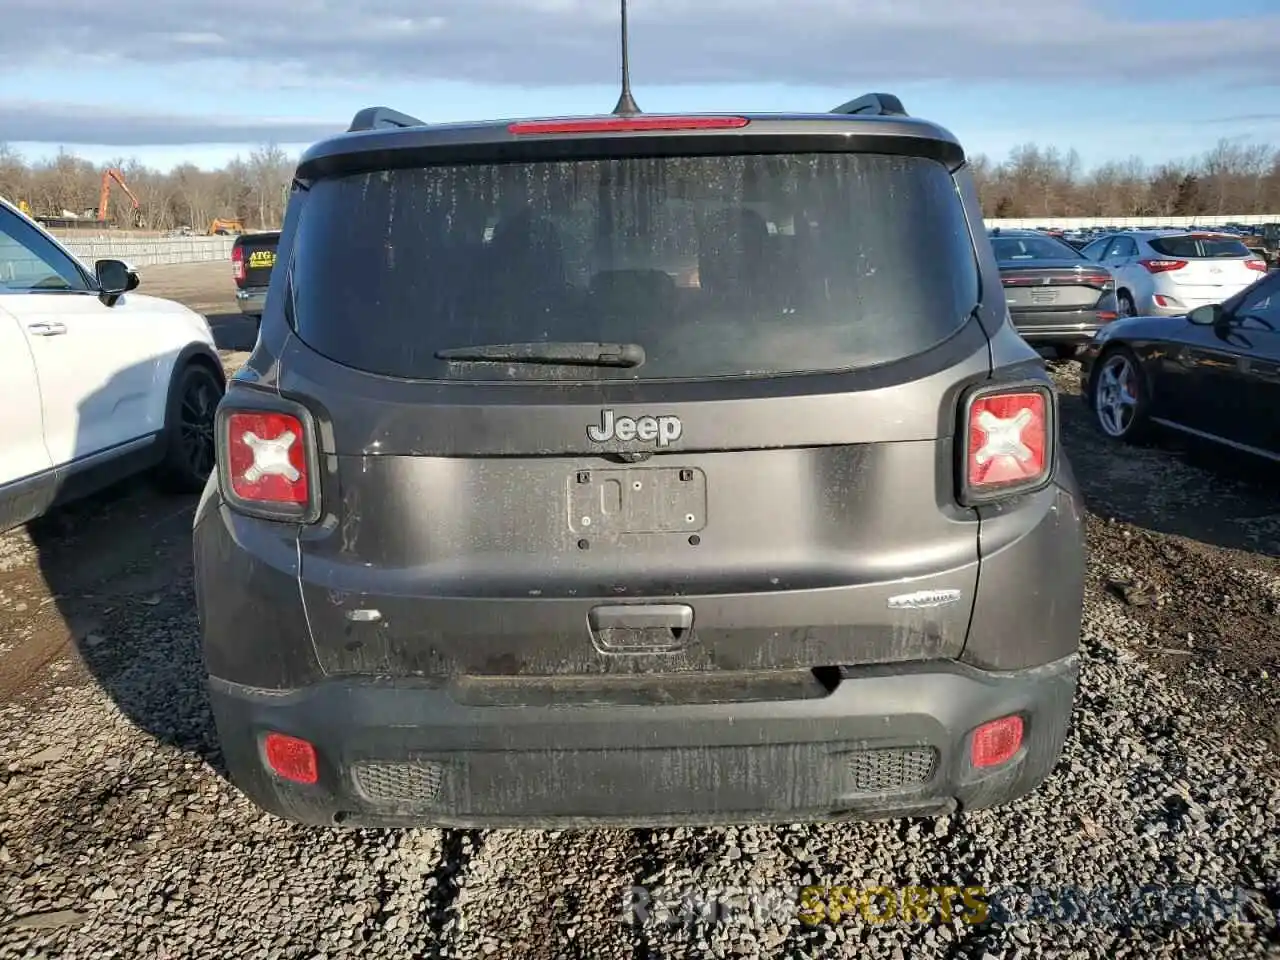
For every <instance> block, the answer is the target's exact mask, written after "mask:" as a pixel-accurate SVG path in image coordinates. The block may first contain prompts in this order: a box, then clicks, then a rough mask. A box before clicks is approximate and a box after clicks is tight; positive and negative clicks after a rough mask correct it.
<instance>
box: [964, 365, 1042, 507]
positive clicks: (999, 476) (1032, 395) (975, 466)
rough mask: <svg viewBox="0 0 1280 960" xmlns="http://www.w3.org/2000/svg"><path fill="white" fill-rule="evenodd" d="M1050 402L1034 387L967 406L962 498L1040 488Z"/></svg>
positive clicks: (982, 397) (993, 395) (985, 396)
mask: <svg viewBox="0 0 1280 960" xmlns="http://www.w3.org/2000/svg"><path fill="white" fill-rule="evenodd" d="M1051 407H1052V401H1051V400H1050V397H1049V394H1048V392H1047V391H1044V390H1039V389H1025V390H1016V391H1014V390H1006V391H1003V392H998V393H987V394H982V395H979V396H978V397H976V398H975V399H974V400H973V401H972V402H971V403H970V405H969V420H968V424H967V425H966V426H967V434H968V435H967V438H966V446H965V462H964V484H963V487H964V490H963V493H964V498H965V499H966V500H982V499H990V498H992V497H996V496H1003V495H1007V494H1010V493H1015V492H1021V491H1024V490H1028V489H1030V488H1033V487H1036V486H1039V485H1040V484H1041V483H1042V482H1044V481H1045V480H1047V479H1048V475H1049V470H1050V466H1051V460H1052V449H1051V444H1052V435H1051V428H1050V421H1049V417H1050V413H1051Z"/></svg>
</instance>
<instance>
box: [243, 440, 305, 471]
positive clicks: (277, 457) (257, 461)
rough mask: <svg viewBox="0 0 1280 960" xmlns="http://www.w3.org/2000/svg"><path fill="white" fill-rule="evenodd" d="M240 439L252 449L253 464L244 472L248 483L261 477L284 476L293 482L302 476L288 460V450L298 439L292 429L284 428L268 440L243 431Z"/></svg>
mask: <svg viewBox="0 0 1280 960" xmlns="http://www.w3.org/2000/svg"><path fill="white" fill-rule="evenodd" d="M241 439H242V440H244V443H245V446H247V447H248V448H249V449H250V450H252V451H253V464H252V465H251V466H250V467H249V469H248V470H246V471H245V472H244V478H245V480H247V481H248V482H249V483H257V482H258V481H259V480H261V479H262V478H263V477H284V478H285V479H286V480H288V481H289V482H290V483H293V482H294V481H295V480H297V479H298V478H299V477H300V476H302V474H301V473H299V472H298V468H297V467H295V466H294V465H293V464H292V463H290V462H289V450H290V448H292V447H293V442H294V441H295V440H297V439H298V438H297V437H296V436H295V435H294V433H293V431H292V430H286V431H285V432H284V433H282V434H280V436H278V437H272V438H271V439H270V440H264V439H263V438H262V437H260V436H258V435H257V434H256V433H250V432H248V431H245V432H244V433H243V434H241Z"/></svg>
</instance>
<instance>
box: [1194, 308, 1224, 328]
mask: <svg viewBox="0 0 1280 960" xmlns="http://www.w3.org/2000/svg"><path fill="white" fill-rule="evenodd" d="M1226 319H1227V311H1226V310H1224V309H1223V307H1222V304H1220V303H1206V304H1205V305H1204V306H1202V307H1196V308H1195V309H1194V310H1192V311H1191V312H1190V313H1188V314H1187V320H1188V321H1189V322H1191V323H1194V324H1195V325H1196V326H1197V327H1216V326H1219V325H1221V324H1222V323H1224V322H1225V321H1226Z"/></svg>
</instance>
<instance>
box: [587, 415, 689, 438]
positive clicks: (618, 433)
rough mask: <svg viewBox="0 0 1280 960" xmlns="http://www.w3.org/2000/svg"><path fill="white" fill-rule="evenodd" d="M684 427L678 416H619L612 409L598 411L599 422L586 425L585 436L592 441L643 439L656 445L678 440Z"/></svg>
mask: <svg viewBox="0 0 1280 960" xmlns="http://www.w3.org/2000/svg"><path fill="white" fill-rule="evenodd" d="M683 432H684V427H683V426H681V424H680V418H679V417H639V418H638V419H637V418H632V417H619V416H618V415H617V414H615V413H614V412H613V411H612V410H601V411H600V423H599V424H598V425H597V424H594V423H593V424H591V426H589V427H587V436H588V437H589V438H590V439H591V441H592V442H593V443H608V442H609V441H610V440H621V441H622V442H623V443H627V442H630V441H632V440H643V441H645V442H646V443H649V442H652V441H655V440H656V441H657V443H658V446H660V447H665V446H668V445H669V444H670V443H671V442H672V441H673V440H679V439H680V434H681V433H683Z"/></svg>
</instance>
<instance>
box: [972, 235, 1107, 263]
mask: <svg viewBox="0 0 1280 960" xmlns="http://www.w3.org/2000/svg"><path fill="white" fill-rule="evenodd" d="M991 249H992V250H993V251H995V255H996V259H997V260H1000V261H1001V262H1007V261H1011V260H1063V259H1066V260H1083V259H1084V258H1083V257H1082V256H1081V255H1080V253H1079V251H1077V250H1076V248H1075V247H1072V246H1070V245H1069V244H1066V243H1063V242H1061V241H1058V240H1054V239H1053V238H1052V237H992V239H991Z"/></svg>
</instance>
